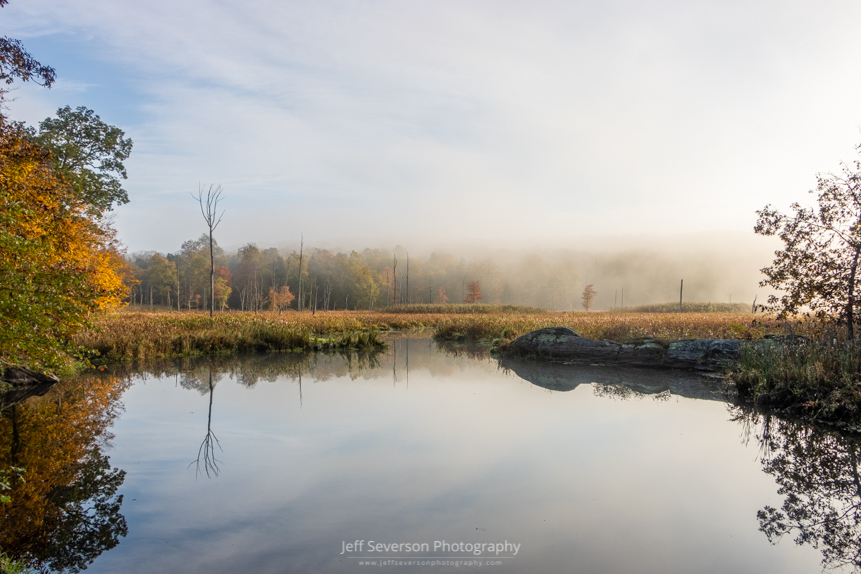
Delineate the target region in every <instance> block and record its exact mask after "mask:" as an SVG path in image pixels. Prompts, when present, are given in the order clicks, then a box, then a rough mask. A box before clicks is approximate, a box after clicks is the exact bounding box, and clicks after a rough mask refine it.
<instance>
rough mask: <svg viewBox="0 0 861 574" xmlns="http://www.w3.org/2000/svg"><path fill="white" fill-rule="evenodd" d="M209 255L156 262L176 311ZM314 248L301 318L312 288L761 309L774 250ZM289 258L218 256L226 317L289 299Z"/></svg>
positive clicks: (252, 253) (700, 240)
mask: <svg viewBox="0 0 861 574" xmlns="http://www.w3.org/2000/svg"><path fill="white" fill-rule="evenodd" d="M207 245H208V243H207V240H206V238H205V237H202V236H201V237H200V238H199V239H197V240H193V241H187V242H185V243H184V244H183V245H182V247H181V249H176V250H173V251H172V252H171V253H167V254H164V255H166V256H167V258H168V259H170V260H171V261H173V262H175V264H176V266H177V269H179V272H180V275H181V281H182V283H183V286H181V288H180V289H179V290H180V292H185V293H187V294H188V295H187V296H186V297H187V299H185V300H184V302H183V305H194V306H196V305H199V302H197V303H194V302H192V301H191V299H190V297H191V293H192V292H197V293H199V294H203V296H205V287H204V286H201V285H197V284H198V283H200V282H201V281H203V284H205V280H204V279H201V278H197V279H195V277H196V275H195V274H200V273H201V272H202V271H204V270H205V268H204V264H205V261H204V260H205V259H206V256H207V253H206V251H207V247H206V246H207ZM324 246H325V244H324ZM324 246H321V245H315V244H314V243H313V242H311V241H308V240H306V241H305V243H304V247H303V251H302V254H303V263H302V268H303V278H304V279H303V281H304V282H305V293H306V295H305V297H306V298H307V301H305V304H306V306H308V307H310V306H312V305H313V304H312V301H311V299H310V297H311V294H310V292H311V291H313V290H314V289H316V288H317V286H319V290H321V291H322V292H323V295H319V293H315V295H314V296H315V297H316V298H317V300H318V304H319V305H320V306H321V308H327V309H328V308H333V309H343V308H345V307H346V308H350V309H354V308H357V309H363V308H364V309H368V308H371V307H373V308H377V307H383V306H386V305H391V304H396V303H439V302H447V303H461V302H464V300H465V298H466V295H467V291H468V290H467V286H468V284H469V283H471V282H474V281H477V282H479V283H480V289H481V294H482V297H483V298H482V300H481V301H480V302H481V303H502V304H516V305H526V306H534V307H545V308H549V309H558V310H580V311H582V310H583V306H582V293H583V290H584V288H585V287H586V285H592V286H593V289H594V290H595V291H597V295H596V296H595V299H594V301H593V303H592V307H591V309H592V310H602V309H611V308H614V307H622V306H623V305H624V306H625V307H631V306H636V305H643V304H650V303H666V302H678V300H679V284H680V281H681V280H684V301H685V302H713V303H716V302H724V303H727V302H734V303H745V304H747V305H750V304H751V303H752V302H753V299H754V297H757V302H758V303H760V304H761V303H764V302H765V300H766V297H767V295H768V294H769V293H770V292H771V291H769V290H766V289H763V288H760V287H759V286H758V282H759V281H760V280H761V273H760V272H759V269H760V268H761V267H763V266H764V265H766V264H768V262H769V261H770V259H771V255H772V251H773V249H774V248H775V247H776V244H775V242H774V241H770V240H768V239H766V238H755V239H753V240H752V239H751V237H749V236H747V235H745V234H741V233H736V234H733V233H725V234H719V235H718V234H699V235H693V234H690V235H681V236H667V237H663V238H660V237H651V238H649V237H639V238H605V239H600V238H591V239H590V240H584V241H583V242H582V246H576V245H572V246H558V245H557V246H554V247H551V248H537V247H533V248H520V249H512V248H502V247H495V248H491V247H482V246H475V245H472V246H466V247H462V248H459V249H458V248H457V247H456V246H451V245H444V246H436V247H435V248H431V247H428V246H421V245H419V246H414V248H411V249H407V247H406V246H404V245H396V246H394V247H392V248H368V247H366V248H361V247H357V248H356V249H348V248H344V247H343V246H340V247H339V246H331V245H329V246H325V247H324ZM299 255H300V245H299V244H298V243H297V244H296V245H290V244H288V245H281V246H278V247H274V246H267V245H265V244H255V243H248V244H245V245H242V246H239V247H235V248H231V247H228V248H226V249H222V248H220V247H219V248H218V250H217V255H216V263H217V265H219V266H220V267H219V268H223V269H224V274H225V277H229V285H230V286H231V287H232V289H231V292H230V295H229V299H228V303H229V304H230V306H231V307H232V308H245V307H246V306H247V305H246V303H244V302H243V301H245V300H246V298H247V297H248V295H247V293H251V292H254V293H257V295H256V296H257V297H258V298H261V300H262V299H265V298H266V293H267V292H268V290H269V288H270V287H272V288H274V289H275V290H276V291H277V290H278V289H280V288H281V287H282V286H284V285H287V286H289V288H290V289H291V290H292V293H293V294H294V295H295V294H297V293H298V292H299V284H298V283H299V277H298V273H297V270H298V269H299V263H300V260H299ZM153 257H154V252H139V253H133V254H131V255H130V256H129V259H130V261H131V262H132V263H133V264H134V265H135V267H136V268H137V271H136V273H137V276H138V277H139V278H140V280H141V281H142V286H141V290H142V292H143V293H144V302H146V293H147V289H148V288H149V286H150V285H156V286H155V287H154V288H155V292H156V296H155V301H156V302H157V303H161V304H164V303H166V300H165V297H164V296H160V295H159V293H162V292H163V290H164V289H165V288H167V286H166V285H165V284H158V280H156V279H153V282H150V280H149V279H148V278H149V277H150V276H151V275H152V274H153V273H154V272H153V271H149V270H148V268H149V267H150V266H151V264H152V261H153V259H152V258H153ZM195 270H197V271H195ZM395 277H397V279H395ZM395 282H396V283H397V286H395ZM158 285H162V286H158ZM193 285H197V286H196V287H193ZM363 285H364V286H363ZM185 286H187V287H185ZM168 290H170V289H169V288H168ZM369 290H370V291H369ZM440 290H442V291H440ZM369 298H370V300H369ZM260 304H261V305H266V304H265V303H260Z"/></svg>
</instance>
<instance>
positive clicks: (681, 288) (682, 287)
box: [679, 279, 685, 313]
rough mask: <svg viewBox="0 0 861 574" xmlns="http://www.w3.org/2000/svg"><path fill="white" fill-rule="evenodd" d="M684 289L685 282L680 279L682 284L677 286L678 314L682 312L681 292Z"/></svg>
mask: <svg viewBox="0 0 861 574" xmlns="http://www.w3.org/2000/svg"><path fill="white" fill-rule="evenodd" d="M684 288H685V280H684V279H682V282H681V283H680V284H679V313H681V312H682V290H683V289H684Z"/></svg>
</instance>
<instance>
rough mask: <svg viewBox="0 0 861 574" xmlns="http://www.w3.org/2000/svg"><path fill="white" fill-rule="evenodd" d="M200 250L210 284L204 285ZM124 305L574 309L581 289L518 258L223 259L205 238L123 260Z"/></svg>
mask: <svg viewBox="0 0 861 574" xmlns="http://www.w3.org/2000/svg"><path fill="white" fill-rule="evenodd" d="M210 245H211V247H212V254H213V261H214V274H213V275H214V282H211V281H210ZM128 263H129V266H130V267H131V269H132V277H133V279H132V282H133V285H132V287H131V292H130V297H129V302H130V303H132V304H133V305H143V306H152V307H162V308H170V309H177V310H192V309H209V307H210V304H212V303H214V307H215V309H217V310H228V309H235V310H242V311H263V310H268V311H277V312H283V311H285V310H287V309H293V310H297V311H311V312H315V311H327V310H343V309H349V310H374V309H378V308H381V307H388V306H391V305H402V304H414V303H415V304H419V303H421V304H428V303H430V304H433V303H461V302H463V303H479V302H481V303H497V304H511V303H514V304H522V305H531V306H536V307H547V308H556V309H573V308H575V307H576V306H579V296H580V292H581V289H582V286H580V285H579V284H578V277H579V274H578V271H577V268H576V267H575V266H574V265H573V264H571V263H570V262H565V261H561V262H553V261H545V260H544V259H542V258H541V257H538V256H526V257H524V258H523V259H522V260H520V261H518V262H516V263H509V264H506V265H504V266H503V265H500V264H498V263H496V262H495V261H494V260H492V259H490V258H487V259H481V260H477V261H470V260H467V259H465V258H457V257H455V256H454V255H451V254H448V253H432V254H430V255H429V256H425V257H421V258H417V257H414V256H412V257H411V256H410V255H409V254H408V253H407V252H406V251H405V250H404V249H403V248H401V247H397V248H395V249H394V250H392V251H388V250H383V249H364V250H362V251H361V252H359V251H351V252H349V253H344V252H335V251H331V250H328V249H319V248H310V249H309V248H307V247H306V246H305V245H304V241H303V242H302V243H301V244H300V247H299V249H291V250H284V251H282V250H279V249H276V248H274V247H270V248H260V247H258V246H257V245H255V244H253V243H249V244H247V245H244V246H242V247H240V248H239V249H238V250H237V251H236V252H233V253H227V252H225V250H224V249H222V248H221V247H220V246H219V245H218V242H217V240H215V239H213V240H212V243H211V244H210V238H209V235H208V234H203V235H201V236H200V237H198V238H197V239H192V240H188V241H186V242H184V243H183V244H182V246H181V248H180V249H179V250H178V251H176V252H173V253H158V252H153V251H150V252H143V253H135V254H131V255H129V256H128Z"/></svg>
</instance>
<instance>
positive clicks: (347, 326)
mask: <svg viewBox="0 0 861 574" xmlns="http://www.w3.org/2000/svg"><path fill="white" fill-rule="evenodd" d="M410 307H411V308H409V309H408V310H407V312H403V311H402V312H382V311H380V312H375V311H330V312H328V313H322V312H318V313H317V314H316V315H312V314H311V313H308V312H305V313H297V312H287V313H284V314H281V315H278V314H276V313H259V314H254V313H240V312H228V313H216V316H215V317H214V318H213V319H210V318H209V315H208V314H207V313H206V312H203V311H184V312H165V311H152V312H147V311H121V312H117V313H112V314H108V315H104V316H101V317H98V318H96V319H95V321H94V324H95V328H94V329H89V330H86V331H84V332H82V333H80V334H79V335H78V336H77V337H76V342H77V343H78V344H80V345H81V346H82V347H84V348H86V349H90V350H91V351H92V353H93V360H95V361H133V360H142V359H154V358H164V357H174V356H194V355H207V354H219V353H224V354H230V353H244V352H262V351H288V350H313V349H319V348H367V347H374V346H380V345H381V343H380V341H379V340H378V339H377V338H376V334H377V333H380V332H385V331H393V330H397V331H416V332H423V333H426V334H428V335H433V336H435V337H436V338H438V339H443V340H462V341H464V340H465V341H499V340H507V339H513V338H515V337H517V336H519V335H522V334H524V333H527V332H529V331H532V330H535V329H539V328H542V327H549V326H559V325H564V326H568V327H572V328H573V329H574V330H576V331H577V332H578V333H579V334H580V335H582V336H584V337H589V338H592V339H611V340H614V341H618V342H626V341H629V340H631V339H635V338H638V337H655V338H657V339H661V340H673V339H686V338H736V337H737V338H743V339H756V338H761V337H762V336H764V335H766V334H771V333H786V332H787V327H786V324H785V323H784V322H778V321H775V320H774V319H771V318H769V317H767V316H764V315H761V314H760V315H752V314H750V313H627V312H626V313H616V312H589V313H585V312H575V313H563V312H555V311H544V310H536V309H531V308H523V307H513V306H508V308H498V309H497V311H496V312H492V313H490V312H487V311H486V308H487V307H490V306H480V307H482V309H481V310H480V311H478V312H475V313H464V312H463V310H462V309H458V311H460V312H454V313H443V312H441V310H440V309H435V308H434V309H428V308H427V307H438V306H410ZM416 307H422V308H418V309H417V308H416ZM440 307H441V306H440ZM449 307H451V306H449ZM464 307H466V306H464ZM422 311H425V312H422ZM814 329H815V326H814V325H813V324H808V325H805V324H795V326H794V330H795V332H797V333H800V334H808V335H812V334H813V333H812V331H813V330H814Z"/></svg>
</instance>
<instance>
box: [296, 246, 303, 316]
mask: <svg viewBox="0 0 861 574" xmlns="http://www.w3.org/2000/svg"><path fill="white" fill-rule="evenodd" d="M304 248H305V234H304V233H302V234H300V236H299V293H298V297H296V307H298V310H299V311H300V312H301V311H302V309H303V308H304V306H305V301H304V300H303V298H302V295H303V293H302V255H303V253H302V251H303V249H304Z"/></svg>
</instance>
